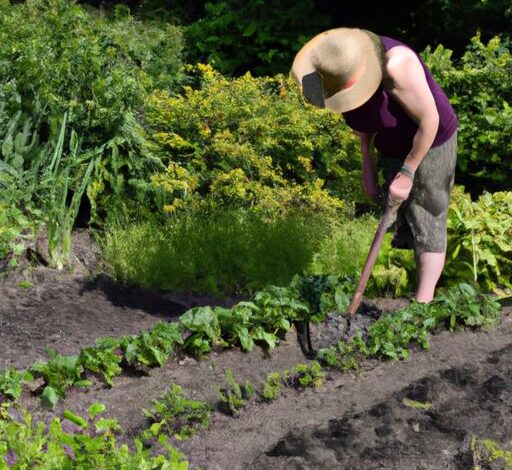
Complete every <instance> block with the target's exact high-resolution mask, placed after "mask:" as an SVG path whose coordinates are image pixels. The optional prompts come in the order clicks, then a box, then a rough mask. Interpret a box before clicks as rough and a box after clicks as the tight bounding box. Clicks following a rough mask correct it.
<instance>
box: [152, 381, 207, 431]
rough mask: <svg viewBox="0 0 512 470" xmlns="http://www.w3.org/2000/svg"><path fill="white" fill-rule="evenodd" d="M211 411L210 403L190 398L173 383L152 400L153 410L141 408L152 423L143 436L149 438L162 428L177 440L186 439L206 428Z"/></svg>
mask: <svg viewBox="0 0 512 470" xmlns="http://www.w3.org/2000/svg"><path fill="white" fill-rule="evenodd" d="M211 411H212V406H211V404H210V403H206V402H202V401H199V400H191V399H189V398H187V397H185V396H184V395H183V390H182V388H181V387H180V386H179V385H173V386H172V387H171V389H170V390H169V391H168V392H167V393H166V394H165V395H164V396H162V397H161V398H160V399H159V400H155V401H154V402H153V410H151V411H149V410H143V413H144V415H145V416H146V417H147V418H149V420H150V422H151V423H152V424H151V426H150V427H149V428H148V429H146V430H145V431H144V432H143V438H144V439H151V438H152V437H156V436H158V435H159V434H160V433H161V432H162V430H164V431H165V432H166V434H168V435H171V436H174V437H176V438H177V439H178V440H184V439H188V438H189V437H191V436H193V435H194V434H196V433H197V432H198V431H199V430H200V429H207V428H208V426H209V425H210V416H211Z"/></svg>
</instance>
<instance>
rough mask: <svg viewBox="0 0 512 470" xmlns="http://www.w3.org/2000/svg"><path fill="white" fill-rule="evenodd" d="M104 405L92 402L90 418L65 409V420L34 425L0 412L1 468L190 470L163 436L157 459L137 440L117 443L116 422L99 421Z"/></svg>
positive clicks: (20, 415)
mask: <svg viewBox="0 0 512 470" xmlns="http://www.w3.org/2000/svg"><path fill="white" fill-rule="evenodd" d="M104 412H105V406H104V405H102V404H99V403H94V404H93V405H91V406H90V407H89V410H88V416H87V417H82V416H79V415H77V414H75V413H74V412H72V411H70V410H66V411H65V412H64V414H63V419H60V418H58V417H54V418H53V420H52V421H51V423H50V424H49V425H48V424H46V423H44V422H42V421H41V422H33V419H32V416H31V415H30V413H28V412H26V411H25V412H23V413H19V412H13V411H12V410H7V409H5V408H0V468H2V469H4V468H5V469H7V468H15V469H18V468H20V469H21V468H33V469H36V470H43V469H47V468H84V469H85V468H95V469H99V470H108V469H113V468H126V469H135V468H147V469H148V470H157V469H164V468H168V469H172V470H188V468H189V466H188V462H187V461H186V459H185V458H184V456H183V454H181V453H180V452H178V451H177V450H176V449H174V448H173V447H172V446H171V445H170V444H169V442H168V440H167V438H166V437H165V436H160V437H159V443H160V444H161V446H162V450H163V451H164V452H165V453H164V454H160V455H158V454H157V455H154V454H153V452H152V449H150V448H145V447H144V445H143V443H142V442H141V441H140V440H139V439H135V440H134V441H133V445H132V446H131V447H129V446H128V444H126V443H123V444H119V443H118V441H117V437H116V435H117V434H118V433H119V432H120V427H119V424H118V423H117V421H116V420H115V419H109V418H99V415H101V414H103V413H104Z"/></svg>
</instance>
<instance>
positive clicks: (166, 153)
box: [144, 64, 361, 211]
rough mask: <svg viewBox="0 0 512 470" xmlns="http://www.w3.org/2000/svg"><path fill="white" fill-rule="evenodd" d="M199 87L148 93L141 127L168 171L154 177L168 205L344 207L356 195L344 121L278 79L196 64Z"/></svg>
mask: <svg viewBox="0 0 512 470" xmlns="http://www.w3.org/2000/svg"><path fill="white" fill-rule="evenodd" d="M195 73H197V74H199V85H198V86H196V87H190V86H189V87H185V89H184V92H183V94H182V95H178V96H172V95H170V94H169V93H167V92H165V91H156V92H154V93H152V94H151V95H150V97H149V99H148V101H147V103H146V107H145V114H144V126H145V128H146V132H147V136H148V139H149V140H150V142H151V145H152V148H153V151H154V152H155V154H156V155H157V156H158V157H159V158H160V159H161V160H162V162H163V163H164V164H165V165H169V166H168V170H167V171H166V172H164V173H160V174H158V175H155V176H154V177H153V180H152V182H153V184H154V185H155V186H156V187H157V188H159V189H160V190H162V191H163V192H164V193H165V204H166V207H173V208H174V207H175V202H174V201H175V200H176V199H180V201H181V202H180V203H178V204H179V205H182V206H183V204H184V205H185V206H186V205H187V204H188V205H193V204H194V203H196V202H197V201H199V200H202V199H204V198H207V199H209V200H212V201H214V202H216V203H219V204H229V205H232V206H235V207H253V208H261V209H264V210H271V211H272V210H276V209H277V210H279V211H287V210H288V209H290V208H296V207H300V206H308V207H314V208H315V209H318V210H337V209H340V208H347V209H350V208H351V207H352V202H354V201H355V200H357V199H359V198H360V197H361V193H360V183H359V181H360V154H359V145H358V142H357V139H355V137H354V136H353V135H352V133H351V131H350V130H349V129H348V128H347V127H346V125H345V124H344V122H343V120H342V118H341V117H340V116H337V115H335V114H334V113H331V112H328V111H325V110H320V109H316V108H314V107H312V106H310V105H308V104H306V103H304V101H303V100H302V98H301V97H300V93H299V90H298V89H297V87H296V86H295V84H293V83H291V82H290V81H288V80H287V79H285V78H284V77H282V76H277V77H273V78H271V77H265V78H254V77H252V76H251V75H250V74H246V75H244V76H242V77H239V78H234V79H231V78H226V77H224V76H222V75H221V74H219V73H218V72H216V71H215V70H214V69H213V68H212V67H211V66H208V65H201V64H200V65H198V66H196V68H195Z"/></svg>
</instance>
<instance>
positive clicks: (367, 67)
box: [290, 28, 384, 113]
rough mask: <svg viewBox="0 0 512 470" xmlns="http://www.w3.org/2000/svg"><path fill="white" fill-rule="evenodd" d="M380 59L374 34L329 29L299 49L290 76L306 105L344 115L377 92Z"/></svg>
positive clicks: (379, 76) (381, 51)
mask: <svg viewBox="0 0 512 470" xmlns="http://www.w3.org/2000/svg"><path fill="white" fill-rule="evenodd" d="M383 57H384V50H383V47H382V44H381V42H380V39H379V37H378V36H377V35H375V34H374V33H372V32H370V31H366V30H364V29H357V28H337V29H331V30H329V31H325V32H323V33H320V34H318V35H317V36H315V37H314V38H313V39H311V40H310V41H309V42H307V43H306V44H305V45H304V46H303V47H302V49H301V50H300V51H299V52H298V54H297V55H296V56H295V60H294V61H293V65H292V69H291V72H290V74H291V76H292V78H293V79H294V80H295V81H296V82H297V83H298V84H299V85H300V86H301V88H302V93H303V95H304V97H305V98H306V99H307V100H308V101H310V102H311V103H313V104H314V105H316V106H319V107H322V108H324V107H326V108H328V109H332V110H333V111H336V112H338V113H344V112H346V111H351V110H352V109H355V108H358V107H359V106H361V105H362V104H363V103H365V102H366V101H367V100H368V99H369V98H370V97H371V96H372V95H373V94H374V93H375V91H377V88H378V87H379V85H380V83H381V81H382V64H383Z"/></svg>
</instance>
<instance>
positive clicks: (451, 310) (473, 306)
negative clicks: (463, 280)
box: [436, 284, 501, 328]
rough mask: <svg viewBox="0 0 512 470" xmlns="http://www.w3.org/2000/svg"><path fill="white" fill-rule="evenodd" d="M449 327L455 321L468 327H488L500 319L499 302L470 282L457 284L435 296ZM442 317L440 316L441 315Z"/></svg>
mask: <svg viewBox="0 0 512 470" xmlns="http://www.w3.org/2000/svg"><path fill="white" fill-rule="evenodd" d="M436 302H437V303H438V304H439V307H440V309H442V311H443V314H442V316H444V317H447V318H449V324H450V328H454V327H455V325H456V324H457V322H459V323H461V324H463V325H465V326H470V327H475V326H481V327H484V328H486V327H490V326H492V325H494V324H496V322H498V320H499V319H500V310H501V307H500V304H499V303H498V302H497V301H496V300H495V299H493V298H492V297H490V296H488V295H483V294H482V293H481V292H479V291H478V289H476V288H475V287H474V286H471V285H470V284H458V285H456V286H454V287H452V288H450V289H448V290H446V291H445V292H441V293H440V294H439V295H438V296H437V297H436ZM441 318H442V317H441Z"/></svg>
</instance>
